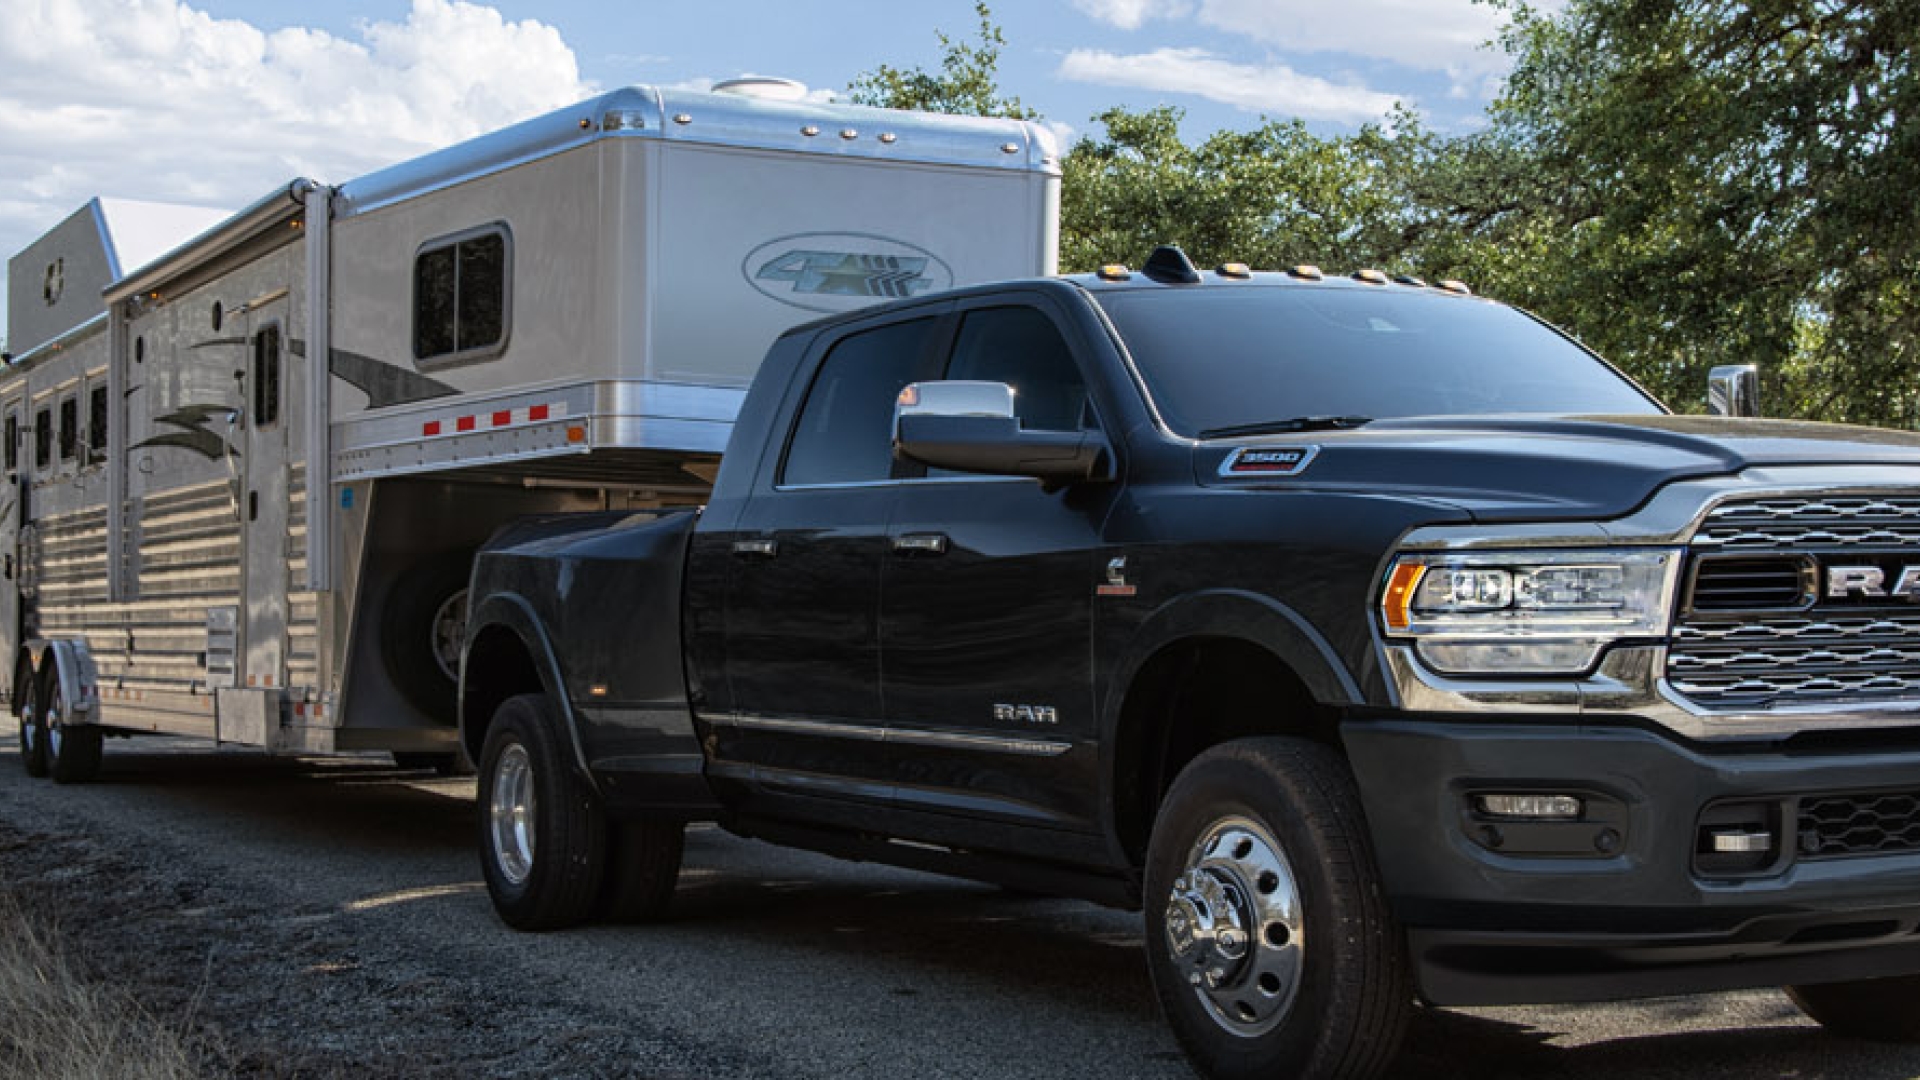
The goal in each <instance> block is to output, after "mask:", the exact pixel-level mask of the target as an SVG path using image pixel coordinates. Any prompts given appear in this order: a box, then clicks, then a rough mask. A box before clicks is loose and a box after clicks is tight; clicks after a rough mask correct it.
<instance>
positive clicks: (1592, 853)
mask: <svg viewBox="0 0 1920 1080" xmlns="http://www.w3.org/2000/svg"><path fill="white" fill-rule="evenodd" d="M1885 734H1886V738H1885V739H1883V740H1882V741H1880V742H1878V743H1876V744H1875V748H1873V749H1858V750H1846V751H1822V752H1814V753H1808V752H1792V751H1788V750H1782V749H1780V748H1779V747H1778V746H1767V747H1758V748H1756V747H1753V746H1752V745H1750V744H1749V745H1746V746H1740V747H1725V746H1722V747H1716V748H1714V749H1712V750H1706V749H1701V748H1698V747H1696V746H1691V745H1687V744H1683V743H1681V742H1679V741H1676V740H1675V739H1673V738H1671V737H1669V736H1666V735H1662V734H1656V733H1654V732H1652V731H1648V730H1643V729H1640V728H1636V727H1632V726H1625V725H1621V726H1609V725H1606V724H1602V723H1582V722H1570V721H1568V720H1566V719H1564V718H1562V717H1540V718H1535V719H1534V720H1533V721H1532V722H1529V721H1528V720H1527V719H1526V718H1522V717H1503V718H1502V720H1501V721H1500V722H1498V723H1487V722H1474V723H1468V722H1463V721H1461V720H1460V719H1459V718H1458V717H1442V718H1435V719H1419V718H1407V719H1395V720H1375V721H1352V722H1349V723H1347V724H1346V725H1345V726H1344V727H1343V728H1342V735H1343V738H1344V740H1345V743H1346V746H1347V750H1348V754H1349V757H1350V759H1351V761H1352V764H1353V768H1354V773H1355V776H1356V778H1357V780H1358V782H1359V786H1360V790H1361V795H1362V798H1363V800H1364V802H1365V807H1366V813H1367V820H1368V825H1369V828H1370V831H1371V834H1372V838H1373V843H1374V849H1375V853H1376V857H1377V860H1378V863H1379V866H1380V869H1381V873H1382V876H1383V878H1384V881H1385V884H1386V889H1387V892H1388V896H1389V899H1390V900H1391V902H1392V904H1393V908H1394V912H1395V915H1396V916H1397V917H1398V919H1399V920H1400V922H1401V924H1402V925H1403V926H1405V927H1406V928H1407V931H1408V941H1409V946H1410V949H1411V951H1412V955H1413V959H1414V961H1415V963H1416V967H1417V970H1418V973H1419V979H1420V987H1421V992H1422V994H1423V996H1425V997H1426V998H1427V999H1428V1000H1429V1001H1432V1002H1434V1003H1436V1004H1452V1005H1465V1004H1508V1003H1521V1002H1544V1001H1580V1000H1605V999H1610V998H1620V997H1640V996H1652V995H1661V994H1674V993H1691V992H1699V991H1705V990H1718V989H1732V988H1736V987H1747V986H1766V985H1776V984H1782V983H1794V982H1801V983H1815V982H1832V981H1843V980H1852V979H1861V978H1876V977H1882V976H1888V975H1900V974H1912V973H1920V844H1916V845H1915V846H1912V847H1907V846H1905V844H1904V841H1903V840H1902V839H1901V838H1900V837H1898V836H1893V837H1892V838H1891V839H1890V840H1888V841H1887V844H1888V847H1889V850H1868V849H1870V848H1872V846H1873V845H1872V844H1866V845H1862V847H1861V849H1860V850H1859V851H1848V852H1836V851H1835V850H1833V849H1832V848H1831V847H1826V848H1822V849H1821V850H1819V851H1818V852H1817V853H1803V850H1802V842H1803V839H1807V840H1808V846H1809V848H1812V847H1815V846H1816V845H1814V844H1812V842H1811V839H1808V838H1804V837H1803V836H1802V833H1803V832H1808V831H1813V830H1811V829H1803V827H1802V825H1801V807H1802V806H1803V805H1810V797H1813V796H1821V797H1823V798H1827V797H1834V796H1850V795H1854V794H1864V796H1865V797H1867V798H1869V799H1870V798H1871V797H1872V795H1873V793H1882V792H1891V793H1920V739H1905V743H1904V744H1903V743H1902V741H1901V740H1902V738H1903V736H1904V733H1899V734H1896V733H1885ZM1907 746H1911V748H1910V749H1909V748H1907ZM1488 792H1503V793H1537V794H1572V795H1575V796H1576V797H1578V798H1580V799H1581V805H1582V811H1581V813H1580V815H1579V817H1578V818H1577V819H1571V820H1564V821H1551V822H1543V821H1532V822H1528V821H1513V820H1503V819H1490V818H1489V816H1488V815H1486V814H1485V813H1483V812H1481V811H1480V810H1479V809H1477V808H1476V803H1475V795H1476V793H1488ZM1749 821H1750V822H1751V824H1750V825H1743V824H1742V823H1743V822H1749ZM1916 827H1917V828H1920V823H1916ZM1743 829H1744V830H1745V831H1747V832H1751V833H1758V832H1760V831H1765V832H1767V833H1769V835H1770V840H1769V845H1770V847H1769V849H1768V850H1766V851H1763V852H1756V853H1754V854H1752V855H1751V856H1747V857H1743V858H1735V859H1732V860H1731V861H1728V860H1725V859H1722V858H1720V857H1718V856H1715V855H1712V854H1707V853H1703V852H1711V850H1712V846H1713V844H1712V839H1711V838H1712V835H1713V834H1714V833H1715V832H1716V831H1731V832H1739V831H1742V830H1743ZM1897 831H1898V830H1897V829H1891V828H1890V829H1885V830H1882V832H1888V833H1892V832H1897ZM1876 835H1877V834H1876Z"/></svg>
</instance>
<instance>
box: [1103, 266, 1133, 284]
mask: <svg viewBox="0 0 1920 1080" xmlns="http://www.w3.org/2000/svg"><path fill="white" fill-rule="evenodd" d="M1098 276H1099V278H1100V280H1101V281H1125V280H1127V279H1128V278H1130V277H1132V276H1133V271H1131V270H1129V269H1127V265H1126V264H1125V263H1108V264H1107V265H1105V266H1102V267H1101V268H1100V272H1099V275H1098Z"/></svg>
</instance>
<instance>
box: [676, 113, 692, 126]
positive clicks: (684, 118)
mask: <svg viewBox="0 0 1920 1080" xmlns="http://www.w3.org/2000/svg"><path fill="white" fill-rule="evenodd" d="M673 122H674V123H676V124H691V123H693V117H692V116H691V115H689V114H687V113H674V114H673Z"/></svg>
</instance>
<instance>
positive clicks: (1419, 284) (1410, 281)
mask: <svg viewBox="0 0 1920 1080" xmlns="http://www.w3.org/2000/svg"><path fill="white" fill-rule="evenodd" d="M1393 280H1394V281H1396V282H1398V283H1399V284H1401V285H1411V286H1413V287H1414V288H1416V289H1424V288H1426V287H1427V282H1426V279H1425V278H1417V277H1414V276H1413V275H1412V274H1395V275H1393Z"/></svg>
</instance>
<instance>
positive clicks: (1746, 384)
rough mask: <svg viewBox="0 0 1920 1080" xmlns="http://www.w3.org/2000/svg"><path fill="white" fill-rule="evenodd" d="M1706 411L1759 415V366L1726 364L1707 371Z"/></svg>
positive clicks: (1724, 414) (1724, 413)
mask: <svg viewBox="0 0 1920 1080" xmlns="http://www.w3.org/2000/svg"><path fill="white" fill-rule="evenodd" d="M1707 412H1709V413H1712V414H1713V415H1714V416H1759V415H1760V369H1759V368H1757V367H1755V366H1753V365H1752V364H1725V365H1722V366H1720V367H1716V368H1714V369H1713V370H1712V371H1710V372H1708V373H1707Z"/></svg>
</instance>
